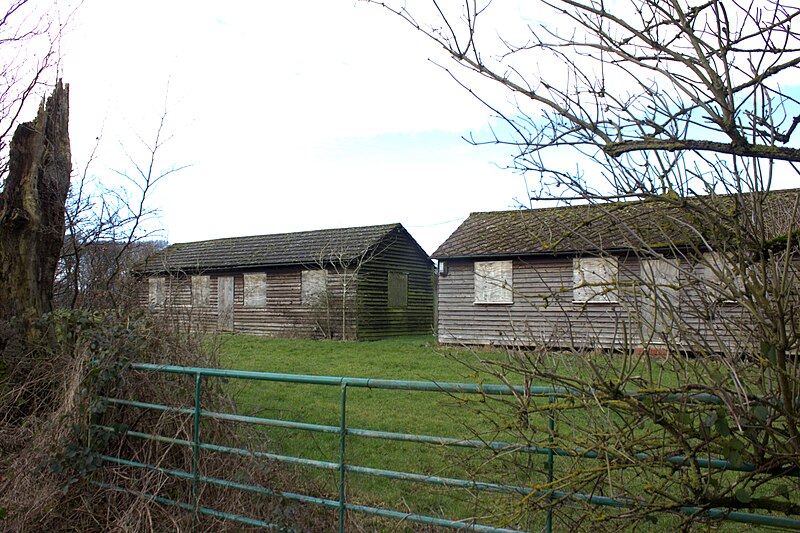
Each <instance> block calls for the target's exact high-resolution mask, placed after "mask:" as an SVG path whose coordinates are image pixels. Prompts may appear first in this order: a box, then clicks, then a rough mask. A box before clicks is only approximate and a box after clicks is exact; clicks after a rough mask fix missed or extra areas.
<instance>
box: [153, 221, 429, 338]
mask: <svg viewBox="0 0 800 533" xmlns="http://www.w3.org/2000/svg"><path fill="white" fill-rule="evenodd" d="M137 272H138V275H139V276H140V278H141V279H142V283H141V291H140V303H141V304H142V305H146V306H150V308H151V309H153V310H154V311H160V312H163V313H170V314H172V315H175V316H177V317H178V318H180V319H182V320H190V321H192V323H193V324H194V325H197V326H202V327H204V328H216V329H219V330H222V331H234V332H242V333H251V334H259V335H268V336H276V337H326V338H345V339H359V340H371V339H381V338H385V337H392V336H399V335H410V334H429V333H431V332H432V331H433V312H434V289H433V283H434V270H433V262H432V261H431V260H430V258H429V257H428V255H427V254H426V253H425V252H424V250H423V249H422V248H421V247H420V246H419V245H418V244H417V242H416V241H415V240H414V239H413V238H412V237H411V235H410V234H409V233H408V231H406V229H405V228H404V227H403V226H402V225H401V224H387V225H380V226H366V227H356V228H342V229H326V230H318V231H305V232H298V233H283V234H275V235H260V236H252V237H236V238H229V239H216V240H209V241H200V242H189V243H181V244H173V245H171V246H169V247H167V248H165V249H164V250H162V251H161V252H159V253H157V254H154V255H152V256H150V257H149V258H148V259H147V260H146V261H145V262H144V263H143V264H142V265H141V266H140V267H139V269H138V271H137Z"/></svg>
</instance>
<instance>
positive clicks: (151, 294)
mask: <svg viewBox="0 0 800 533" xmlns="http://www.w3.org/2000/svg"><path fill="white" fill-rule="evenodd" d="M147 283H148V303H149V304H150V307H157V306H162V305H164V303H166V301H167V279H166V278H161V277H159V278H149V279H148V280H147Z"/></svg>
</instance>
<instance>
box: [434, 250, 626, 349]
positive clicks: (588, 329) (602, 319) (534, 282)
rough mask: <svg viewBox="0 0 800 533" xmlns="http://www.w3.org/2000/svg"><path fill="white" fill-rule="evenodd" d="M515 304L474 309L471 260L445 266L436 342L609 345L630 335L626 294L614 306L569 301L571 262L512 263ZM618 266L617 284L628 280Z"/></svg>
mask: <svg viewBox="0 0 800 533" xmlns="http://www.w3.org/2000/svg"><path fill="white" fill-rule="evenodd" d="M512 275H513V282H512V284H513V295H514V302H513V304H476V303H475V300H474V276H475V274H474V266H473V261H471V260H464V261H456V260H450V261H448V274H447V275H446V276H440V277H439V282H438V285H439V290H438V302H439V303H438V306H439V323H438V331H439V340H440V342H443V343H465V344H497V345H518V344H534V343H537V344H546V345H553V346H555V345H558V346H565V345H566V346H579V347H582V346H610V345H613V344H618V343H620V342H623V340H624V339H625V338H626V336H629V329H630V328H629V327H627V326H626V322H627V320H628V314H627V310H626V309H627V308H626V306H625V298H626V296H625V295H624V294H620V297H619V298H620V301H619V302H618V303H588V304H576V303H573V301H572V261H571V259H564V258H546V259H542V260H535V261H526V260H520V259H517V260H514V261H513V269H512ZM626 277H627V275H626V269H624V268H622V266H621V267H620V279H621V280H624V279H626Z"/></svg>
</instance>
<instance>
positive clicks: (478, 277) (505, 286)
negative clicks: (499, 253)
mask: <svg viewBox="0 0 800 533" xmlns="http://www.w3.org/2000/svg"><path fill="white" fill-rule="evenodd" d="M512 272H513V269H512V263H511V261H475V303H476V304H512V303H514V294H513V279H512V278H513V274H512Z"/></svg>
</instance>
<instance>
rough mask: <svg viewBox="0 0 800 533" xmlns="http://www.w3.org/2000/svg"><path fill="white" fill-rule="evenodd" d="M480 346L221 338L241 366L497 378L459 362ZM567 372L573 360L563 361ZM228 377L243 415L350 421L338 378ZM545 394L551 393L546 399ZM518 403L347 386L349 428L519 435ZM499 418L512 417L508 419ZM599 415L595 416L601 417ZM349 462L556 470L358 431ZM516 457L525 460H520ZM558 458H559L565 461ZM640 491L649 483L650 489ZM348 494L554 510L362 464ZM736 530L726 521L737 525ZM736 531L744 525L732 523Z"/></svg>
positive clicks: (330, 438) (397, 502) (585, 415)
mask: <svg viewBox="0 0 800 533" xmlns="http://www.w3.org/2000/svg"><path fill="white" fill-rule="evenodd" d="M477 355H479V356H480V357H481V358H484V359H493V358H496V359H497V360H502V359H503V358H505V357H508V355H507V354H505V353H504V352H502V351H494V352H493V351H490V350H483V349H482V350H480V352H479V353H478V354H477ZM475 356H476V354H474V353H471V352H469V351H467V350H463V349H452V348H448V349H443V348H441V347H439V346H437V344H436V342H435V340H434V339H433V338H432V337H406V338H400V339H393V340H385V341H378V342H369V343H356V342H338V341H311V340H299V339H288V340H287V339H267V338H260V337H251V336H243V335H236V336H226V337H223V338H222V339H221V359H222V361H221V362H222V365H223V366H224V367H226V368H231V369H238V370H253V371H263V372H278V373H293V374H311V375H323V376H346V377H365V378H366V377H368V378H385V379H401V380H422V381H438V382H443V381H449V382H471V383H497V382H498V379H497V378H496V377H494V376H491V375H489V374H486V373H482V372H476V371H474V370H471V369H469V368H468V367H467V366H466V365H464V364H462V363H460V362H458V360H470V359H475ZM581 357H583V356H581ZM554 360H555V361H556V362H555V363H554V364H570V363H569V361H568V358H567V356H561V355H559V356H558V358H555V357H554ZM558 361H561V362H558ZM611 366H613V364H612V365H611ZM641 370H642V372H649V373H650V374H649V376H648V377H649V379H650V382H651V383H652V382H662V383H669V382H673V383H674V382H675V380H676V379H678V377H677V376H676V375H674V374H672V375H671V374H670V373H669V372H668V371H665V370H664V369H663V368H642V369H641ZM561 371H562V372H565V371H568V369H565V368H562V369H561ZM612 371H614V370H612ZM637 371H638V370H637ZM654 372H656V373H658V377H657V379H654V378H653V373H654ZM542 385H545V384H544V383H542ZM229 387H230V388H231V389H230V390H231V391H232V392H233V395H234V399H235V401H236V404H237V408H238V410H239V412H240V413H243V414H249V415H254V416H261V417H267V418H278V419H284V420H292V421H298V422H308V423H316V424H326V425H332V426H336V425H338V424H339V420H340V390H339V387H334V386H312V385H298V384H285V383H268V382H258V383H253V382H249V383H234V382H231V383H230V384H229ZM537 401H541V402H546V399H544V400H537ZM513 409H514V408H513V407H512V406H511V405H510V404H507V403H504V402H498V401H495V400H493V399H491V398H490V397H487V398H480V397H476V396H473V397H471V398H469V397H467V396H453V395H447V394H441V393H427V392H425V393H423V392H407V391H384V390H368V389H357V388H353V389H349V390H348V396H347V425H348V427H349V428H361V429H374V430H383V431H392V432H401V433H415V434H424V435H437V436H446V437H454V438H468V439H474V438H476V436H479V437H480V438H482V439H485V440H495V441H506V442H520V439H519V438H518V437H517V436H515V431H516V428H515V427H514V425H515V422H516V420H515V411H514V410H513ZM598 416H605V415H602V413H600V412H599V411H598V412H595V413H591V412H587V411H586V410H583V411H582V412H579V413H574V414H570V415H569V416H564V417H563V418H561V419H559V422H558V424H560V425H559V428H561V429H560V431H563V432H565V433H566V432H569V431H570V428H575V427H577V426H583V425H585V424H586V423H587V422H589V421H590V419H592V417H598ZM569 417H571V418H569ZM568 418H569V421H567V419H568ZM498 421H499V423H500V424H502V425H501V426H498V425H497V424H498ZM527 423H528V424H529V426H528V427H526V428H525V430H524V432H525V435H528V436H530V435H538V437H536V438H538V439H544V438H546V435H547V434H548V430H547V424H548V418H547V412H546V411H545V412H542V413H541V416H531V418H530V420H529V421H528V422H527ZM592 423H596V421H595V420H592ZM259 435H260V436H261V437H262V438H263V439H264V442H263V446H264V448H265V449H268V450H270V451H273V452H276V453H283V454H287V455H294V456H300V457H307V458H312V459H319V460H324V461H331V462H336V461H338V458H339V441H338V436H337V435H327V434H322V433H311V432H303V431H296V430H284V429H279V428H269V429H264V430H263V431H262V432H261V433H260V434H259ZM540 442H541V443H544V442H546V441H540ZM564 461H568V459H564ZM347 462H348V464H355V465H360V466H369V467H375V468H383V469H388V470H396V471H407V472H414V473H420V474H428V475H436V476H443V477H455V478H465V479H479V480H481V481H490V482H497V483H504V484H515V485H528V486H530V485H538V484H542V483H544V482H545V480H546V478H545V476H544V471H545V464H546V458H545V457H544V456H541V455H534V456H528V455H525V454H509V455H507V456H503V455H501V456H497V455H491V454H490V453H489V452H486V451H480V452H479V451H475V450H469V449H459V448H452V447H447V448H445V447H441V446H435V445H423V444H415V443H400V442H387V441H379V440H374V439H365V438H359V437H354V436H349V437H348V440H347ZM510 463H515V464H519V465H521V467H515V466H510ZM558 468H559V467H558V465H556V469H558ZM556 474H558V472H556ZM299 475H301V476H303V477H304V478H311V479H314V480H316V481H317V482H318V483H319V486H320V488H319V490H318V492H319V494H318V495H320V496H326V497H332V498H335V497H336V494H337V481H338V474H337V473H336V472H332V471H319V470H313V471H311V470H308V469H302V468H299ZM630 483H631V485H632V486H633V487H637V486H639V485H640V482H639V481H638V480H637V479H631V480H630ZM286 489H288V490H290V489H291V488H290V487H286ZM633 492H634V493H636V492H641V493H643V492H645V488H644V487H642V489H641V491H639V490H635V491H633ZM348 500H349V501H351V502H354V503H362V504H367V505H376V506H379V507H384V508H390V509H395V510H401V511H406V512H415V513H420V514H431V515H435V516H442V517H447V518H451V519H459V518H465V517H470V516H478V517H481V519H480V520H479V522H482V523H489V524H495V525H503V526H505V527H518V528H520V529H525V530H530V531H536V530H539V529H541V528H542V526H543V524H544V516H543V513H538V514H535V515H534V516H531V514H532V513H520V514H519V516H518V518H517V519H516V520H515V521H514V522H511V523H509V522H504V521H503V519H497V520H495V519H494V518H492V517H491V516H489V515H491V514H493V513H495V512H496V513H497V514H498V515H500V514H502V515H504V516H506V517H508V516H511V515H513V514H514V513H515V511H519V510H520V509H521V507H519V497H516V498H515V497H514V496H498V495H491V494H486V493H480V492H478V491H474V492H473V491H464V490H460V491H459V490H448V489H442V488H435V487H428V486H425V485H422V484H419V483H413V482H403V481H389V480H383V479H379V478H374V477H368V476H359V475H354V474H350V475H349V476H348ZM526 515H527V516H526ZM677 524H679V521H678V520H677V519H674V518H672V519H671V518H669V517H667V518H665V519H663V520H660V525H659V526H658V528H657V529H658V530H660V531H668V530H670V529H671V527H673V526H675V525H677ZM557 529H558V528H557ZM730 529H731V528H730V527H729V526H726V530H730ZM409 530H410V531H413V530H417V529H416V528H410V529H409ZM733 530H739V528H738V527H736V526H733ZM398 531H399V530H398Z"/></svg>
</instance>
